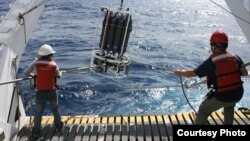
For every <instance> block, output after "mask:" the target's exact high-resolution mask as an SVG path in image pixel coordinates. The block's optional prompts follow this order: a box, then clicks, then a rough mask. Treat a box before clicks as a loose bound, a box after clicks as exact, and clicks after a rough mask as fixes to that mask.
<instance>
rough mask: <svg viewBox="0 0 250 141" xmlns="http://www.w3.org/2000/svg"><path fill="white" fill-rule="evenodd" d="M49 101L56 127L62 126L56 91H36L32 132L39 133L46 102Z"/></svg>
mask: <svg viewBox="0 0 250 141" xmlns="http://www.w3.org/2000/svg"><path fill="white" fill-rule="evenodd" d="M47 101H48V102H49V104H50V108H51V110H52V112H53V115H54V123H55V126H56V128H61V127H62V122H61V115H60V111H59V108H58V97H57V93H56V91H37V92H36V113H35V119H34V127H33V131H32V132H33V134H37V135H40V134H41V120H42V114H43V111H44V107H45V104H46V102H47Z"/></svg>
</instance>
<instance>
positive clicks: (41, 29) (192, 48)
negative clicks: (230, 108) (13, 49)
mask: <svg viewBox="0 0 250 141" xmlns="http://www.w3.org/2000/svg"><path fill="white" fill-rule="evenodd" d="M2 3H3V4H6V3H7V2H6V3H5V2H2V0H1V4H0V9H1V13H0V14H1V15H3V14H4V12H5V11H7V10H8V8H5V7H3V6H1V5H3V4H2ZM216 3H218V4H219V5H221V6H222V7H224V8H226V9H228V7H227V6H226V4H225V2H224V0H217V1H216ZM120 4H121V1H119V0H102V1H100V0H91V1H87V0H71V1H67V0H49V1H48V2H47V3H46V6H45V8H44V11H43V13H42V14H41V16H40V20H39V21H38V23H37V26H36V28H35V30H34V31H33V33H32V36H31V38H30V40H29V42H28V45H27V47H26V49H25V52H24V54H23V56H22V58H21V62H20V68H19V72H18V75H19V76H20V77H23V72H24V69H25V68H26V67H27V66H28V65H29V64H30V63H31V62H32V61H33V59H34V58H35V57H37V52H38V49H39V47H40V46H41V45H42V44H44V43H48V44H50V45H52V46H53V48H54V49H55V50H56V51H57V52H56V54H55V59H56V61H57V63H58V65H59V67H60V68H61V69H70V68H77V67H89V65H90V60H91V56H92V54H91V53H92V50H93V48H94V49H97V50H98V42H99V40H100V32H101V24H102V20H103V16H104V15H103V13H102V12H101V11H100V8H101V7H102V6H106V7H109V8H113V9H118V8H119V7H120ZM123 8H129V9H130V11H131V13H132V20H133V30H132V32H131V35H130V38H129V43H128V47H127V52H126V55H127V56H129V58H130V59H131V60H132V63H131V65H130V67H129V73H128V76H126V77H123V78H115V77H114V78H113V77H112V78H110V77H105V76H102V75H98V74H96V73H93V72H91V71H78V72H71V73H64V74H63V77H62V78H60V79H59V80H58V84H59V87H60V88H59V90H58V94H59V106H60V110H61V113H62V115H85V114H86V115H131V114H172V113H179V112H185V111H192V109H191V107H190V105H188V102H187V99H188V101H189V102H190V103H191V105H192V106H193V107H194V108H195V109H196V110H197V109H198V106H199V104H200V102H201V101H202V98H203V97H204V96H205V94H206V92H207V88H206V85H205V84H200V85H198V86H195V87H192V88H185V94H186V96H187V99H185V95H184V94H183V91H182V88H181V86H180V83H181V82H180V78H179V77H177V76H175V75H174V74H173V70H175V69H177V68H179V69H182V68H195V67H196V66H198V65H199V64H200V63H202V61H203V60H205V59H206V58H207V57H208V56H209V48H210V47H209V37H210V35H211V33H212V32H213V31H215V30H217V29H222V30H224V31H225V32H227V33H228V35H229V39H230V40H229V48H228V49H229V50H232V51H234V52H235V53H236V54H238V55H240V56H241V57H242V59H243V61H244V62H245V63H246V62H248V61H250V57H249V55H248V54H249V53H250V44H249V43H248V42H247V40H246V38H245V37H244V35H243V33H242V31H241V29H240V28H239V26H238V24H237V23H236V21H235V19H234V17H233V16H232V14H230V13H228V12H227V11H225V10H224V9H222V8H221V7H219V6H217V5H215V4H214V3H212V2H211V1H210V0H200V1H197V0H186V1H183V0H157V1H152V0H137V1H133V0H124V1H123ZM97 28H98V30H97ZM249 69H250V68H249ZM182 79H183V82H184V83H185V84H187V85H189V84H191V83H196V82H199V81H202V80H201V79H199V78H197V77H194V78H182ZM243 80H244V87H245V94H244V97H243V99H242V100H241V101H240V102H239V103H238V104H237V106H236V107H250V104H249V103H250V92H249V86H250V85H249V84H250V82H249V79H248V77H244V78H243ZM21 89H22V93H23V100H24V105H25V110H26V112H27V114H30V109H32V110H33V112H32V113H31V114H33V113H34V107H35V103H34V96H35V91H34V90H31V93H30V87H29V83H27V82H22V83H21ZM31 95H32V98H33V101H32V104H30V101H29V99H30V96H31ZM45 114H47V115H51V112H50V109H49V107H46V109H45Z"/></svg>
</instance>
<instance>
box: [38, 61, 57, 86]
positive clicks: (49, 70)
mask: <svg viewBox="0 0 250 141" xmlns="http://www.w3.org/2000/svg"><path fill="white" fill-rule="evenodd" d="M56 67H57V65H56V62H55V61H54V60H44V59H38V60H37V61H36V64H35V68H36V75H37V76H36V87H37V90H55V89H56Z"/></svg>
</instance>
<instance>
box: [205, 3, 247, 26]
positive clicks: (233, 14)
mask: <svg viewBox="0 0 250 141" xmlns="http://www.w3.org/2000/svg"><path fill="white" fill-rule="evenodd" d="M209 1H210V2H212V3H214V4H215V5H217V6H218V7H220V8H222V9H223V10H225V11H226V12H228V13H230V14H231V15H233V16H234V17H236V18H238V19H240V20H242V21H244V22H245V23H247V24H250V22H249V21H247V20H245V19H243V18H242V17H240V16H238V15H236V14H234V13H233V12H231V11H230V10H228V9H226V8H225V7H223V6H221V5H220V4H218V3H216V2H214V1H213V0H209Z"/></svg>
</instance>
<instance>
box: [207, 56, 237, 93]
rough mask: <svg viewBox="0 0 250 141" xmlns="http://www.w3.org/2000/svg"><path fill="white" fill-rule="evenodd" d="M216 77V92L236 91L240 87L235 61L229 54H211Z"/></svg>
mask: <svg viewBox="0 0 250 141" xmlns="http://www.w3.org/2000/svg"><path fill="white" fill-rule="evenodd" d="M211 57H212V61H213V63H214V64H215V70H216V77H217V80H216V81H217V86H216V88H217V92H219V93H220V92H226V91H231V90H234V89H238V88H240V87H241V85H242V81H241V75H240V69H239V66H238V63H237V59H236V57H235V55H234V54H232V53H230V52H223V53H219V54H212V55H211Z"/></svg>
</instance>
